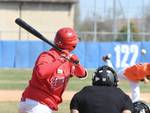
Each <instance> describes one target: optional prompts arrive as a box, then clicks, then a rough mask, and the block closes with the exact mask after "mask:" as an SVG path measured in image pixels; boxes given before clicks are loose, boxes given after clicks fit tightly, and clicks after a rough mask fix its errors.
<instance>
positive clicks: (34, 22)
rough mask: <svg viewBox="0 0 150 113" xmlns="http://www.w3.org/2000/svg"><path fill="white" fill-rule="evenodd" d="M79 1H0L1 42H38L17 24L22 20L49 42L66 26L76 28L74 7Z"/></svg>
mask: <svg viewBox="0 0 150 113" xmlns="http://www.w3.org/2000/svg"><path fill="white" fill-rule="evenodd" d="M76 2H78V0H0V20H1V21H0V40H36V39H37V38H35V37H34V36H33V35H31V34H30V33H28V32H27V31H25V30H24V29H22V28H20V27H19V26H18V25H16V24H15V19H16V18H18V17H19V18H22V19H23V20H25V21H26V22H27V23H29V24H30V25H31V26H33V27H34V28H35V29H37V30H39V31H40V32H41V33H42V34H43V35H44V36H46V37H47V38H48V39H49V40H53V38H54V34H55V32H56V31H57V30H58V29H59V28H61V27H65V26H69V27H74V5H75V3H76Z"/></svg>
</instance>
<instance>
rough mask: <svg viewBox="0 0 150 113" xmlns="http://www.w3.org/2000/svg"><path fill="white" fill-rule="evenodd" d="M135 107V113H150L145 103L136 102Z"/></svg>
mask: <svg viewBox="0 0 150 113" xmlns="http://www.w3.org/2000/svg"><path fill="white" fill-rule="evenodd" d="M133 107H134V112H133V113H150V108H149V106H148V105H147V104H146V103H145V102H143V101H136V102H134V103H133Z"/></svg>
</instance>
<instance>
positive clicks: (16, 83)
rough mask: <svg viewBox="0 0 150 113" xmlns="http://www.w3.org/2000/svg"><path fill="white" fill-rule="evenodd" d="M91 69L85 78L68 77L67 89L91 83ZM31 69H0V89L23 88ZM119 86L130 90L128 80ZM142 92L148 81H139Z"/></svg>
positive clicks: (146, 90) (146, 87)
mask: <svg viewBox="0 0 150 113" xmlns="http://www.w3.org/2000/svg"><path fill="white" fill-rule="evenodd" d="M92 73H93V71H92V70H89V71H88V77H87V79H83V80H82V79H79V78H77V77H72V78H70V81H69V84H68V86H67V90H70V91H78V90H80V89H82V87H84V86H86V85H91V80H92ZM31 74H32V70H31V69H0V89H19V90H23V89H24V88H25V87H26V86H27V84H28V81H29V80H30V78H31ZM119 87H120V88H122V89H123V90H124V91H128V92H129V91H130V87H129V83H128V81H120V83H119ZM140 87H141V91H142V92H150V83H149V84H146V85H145V84H143V83H140Z"/></svg>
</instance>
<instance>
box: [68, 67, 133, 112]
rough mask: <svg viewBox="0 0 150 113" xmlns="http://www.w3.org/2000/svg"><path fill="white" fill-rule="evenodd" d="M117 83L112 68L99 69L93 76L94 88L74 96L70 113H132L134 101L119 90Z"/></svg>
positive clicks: (88, 88)
mask: <svg viewBox="0 0 150 113" xmlns="http://www.w3.org/2000/svg"><path fill="white" fill-rule="evenodd" d="M117 82H118V79H117V74H116V72H115V71H114V70H113V69H112V68H111V67H108V66H102V67H99V68H98V69H97V70H96V72H95V73H94V75H93V78H92V86H86V87H84V88H83V89H82V90H81V91H79V92H77V93H76V94H75V95H74V96H73V98H72V100H71V102H70V113H132V112H133V104H132V101H131V99H130V98H129V96H128V95H126V94H125V93H124V92H123V91H122V90H121V89H120V88H117Z"/></svg>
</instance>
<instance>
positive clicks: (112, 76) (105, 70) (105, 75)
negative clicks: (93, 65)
mask: <svg viewBox="0 0 150 113" xmlns="http://www.w3.org/2000/svg"><path fill="white" fill-rule="evenodd" d="M117 82H118V77H117V74H116V72H115V71H114V70H113V69H112V68H111V67H109V66H105V65H104V66H102V67H99V68H98V69H97V70H96V72H94V74H93V78H92V84H93V85H102V86H115V87H116V86H117Z"/></svg>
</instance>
